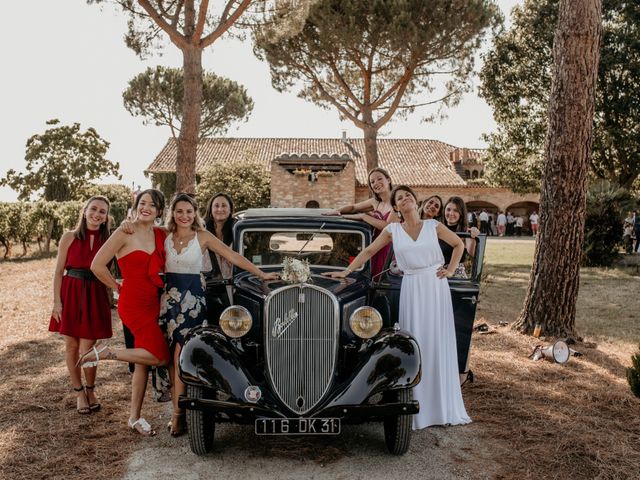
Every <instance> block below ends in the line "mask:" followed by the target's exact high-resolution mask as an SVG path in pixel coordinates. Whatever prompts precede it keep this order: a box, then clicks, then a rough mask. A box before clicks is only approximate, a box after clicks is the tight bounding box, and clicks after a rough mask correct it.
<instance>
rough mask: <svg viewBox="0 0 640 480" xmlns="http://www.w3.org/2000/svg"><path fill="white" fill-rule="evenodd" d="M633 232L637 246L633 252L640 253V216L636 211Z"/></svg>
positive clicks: (634, 212)
mask: <svg viewBox="0 0 640 480" xmlns="http://www.w3.org/2000/svg"><path fill="white" fill-rule="evenodd" d="M633 231H634V233H635V235H636V244H635V245H634V247H633V251H634V252H638V253H640V215H638V212H637V211H636V210H634V211H633Z"/></svg>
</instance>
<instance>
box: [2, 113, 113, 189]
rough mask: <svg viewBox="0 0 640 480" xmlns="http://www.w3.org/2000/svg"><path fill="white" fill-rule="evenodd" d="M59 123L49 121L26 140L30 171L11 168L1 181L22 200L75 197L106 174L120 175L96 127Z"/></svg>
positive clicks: (57, 121)
mask: <svg viewBox="0 0 640 480" xmlns="http://www.w3.org/2000/svg"><path fill="white" fill-rule="evenodd" d="M59 123H60V122H59V120H57V119H53V120H49V121H48V122H47V125H51V126H52V127H51V128H48V129H47V130H45V132H44V133H42V134H36V135H33V136H32V137H31V138H29V139H28V140H27V147H26V152H25V160H26V162H27V165H26V171H27V173H18V172H16V171H15V170H14V169H11V170H9V171H8V172H7V175H6V177H5V178H4V179H2V180H1V181H0V185H2V186H8V187H10V188H12V189H13V190H15V191H16V192H18V194H19V195H18V198H19V199H20V200H29V199H30V198H31V196H32V195H38V196H39V197H40V198H42V199H43V200H56V201H65V200H76V199H79V198H81V196H82V192H83V189H84V188H85V187H86V185H87V184H88V183H89V182H90V181H92V180H96V179H98V178H101V177H103V176H107V175H113V176H115V177H117V178H120V175H119V173H118V169H119V168H120V166H119V164H118V163H117V162H112V161H110V160H107V159H106V158H105V155H106V153H107V150H108V149H109V142H107V141H106V140H103V139H102V138H101V137H100V135H98V132H96V131H95V130H94V129H93V128H88V129H87V130H86V131H84V132H81V131H80V124H79V123H74V124H73V125H60V126H57V125H58V124H59Z"/></svg>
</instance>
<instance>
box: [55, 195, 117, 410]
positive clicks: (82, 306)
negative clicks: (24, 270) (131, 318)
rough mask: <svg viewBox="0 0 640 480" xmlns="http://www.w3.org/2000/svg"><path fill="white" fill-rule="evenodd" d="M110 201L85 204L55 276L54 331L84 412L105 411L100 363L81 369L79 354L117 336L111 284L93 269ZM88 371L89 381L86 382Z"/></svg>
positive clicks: (102, 199)
mask: <svg viewBox="0 0 640 480" xmlns="http://www.w3.org/2000/svg"><path fill="white" fill-rule="evenodd" d="M109 208H110V204H109V200H107V199H106V198H105V197H101V196H96V197H91V198H90V199H89V200H87V202H86V203H85V204H84V206H83V207H82V210H81V211H80V218H79V220H78V226H77V227H76V228H75V230H73V231H71V232H67V233H65V234H64V235H63V236H62V238H61V239H60V243H59V245H58V258H57V261H56V270H55V273H54V276H53V310H52V312H51V320H50V322H49V331H51V332H58V333H60V334H62V335H63V336H64V341H65V350H66V352H65V360H66V363H67V368H68V369H69V375H70V377H71V385H73V390H74V391H75V392H76V396H77V400H76V402H77V403H76V409H77V411H78V413H80V414H87V413H91V412H95V411H98V410H100V403H99V402H98V399H97V397H96V392H95V381H96V370H97V369H96V367H88V368H84V369H81V368H80V367H78V366H77V365H76V364H77V362H78V358H79V352H86V351H87V350H90V349H91V348H92V347H93V345H94V344H95V343H96V340H98V339H102V338H110V337H111V306H110V302H109V297H108V294H107V288H106V287H105V286H104V285H103V284H102V283H100V282H99V281H98V280H97V279H96V278H95V276H94V275H93V273H91V270H89V267H90V266H91V262H92V261H93V258H94V257H95V255H96V253H97V252H98V250H100V247H101V246H102V244H103V243H104V242H106V240H107V238H108V237H109V229H108V228H107V222H108V218H109ZM82 370H84V379H85V385H84V386H83V384H82Z"/></svg>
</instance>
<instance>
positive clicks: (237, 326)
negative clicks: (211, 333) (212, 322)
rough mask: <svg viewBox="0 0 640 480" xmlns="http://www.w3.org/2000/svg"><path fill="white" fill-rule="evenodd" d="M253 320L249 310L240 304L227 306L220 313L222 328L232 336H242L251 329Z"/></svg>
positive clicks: (226, 333)
mask: <svg viewBox="0 0 640 480" xmlns="http://www.w3.org/2000/svg"><path fill="white" fill-rule="evenodd" d="M251 325H253V320H252V318H251V314H250V313H249V310H247V309H246V308H244V307H241V306H240V305H232V306H230V307H227V308H226V309H225V310H224V312H222V315H220V328H221V329H222V331H223V332H224V333H225V335H227V336H228V337H231V338H240V337H242V336H244V335H246V334H247V333H248V332H249V330H251Z"/></svg>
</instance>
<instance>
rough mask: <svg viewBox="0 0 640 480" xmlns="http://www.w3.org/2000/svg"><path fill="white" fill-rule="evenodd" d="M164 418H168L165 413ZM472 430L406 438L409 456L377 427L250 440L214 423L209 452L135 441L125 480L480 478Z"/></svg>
mask: <svg viewBox="0 0 640 480" xmlns="http://www.w3.org/2000/svg"><path fill="white" fill-rule="evenodd" d="M167 416H168V415H167ZM480 433H481V428H480V426H479V425H478V424H471V425H465V426H459V427H448V428H437V427H436V428H428V429H425V430H422V431H418V432H414V433H413V437H412V440H411V447H410V449H409V452H408V453H407V454H406V455H404V456H400V457H395V456H392V455H389V454H388V453H386V450H385V446H384V437H383V432H382V425H381V424H364V425H345V426H344V427H343V433H342V434H341V435H340V436H338V437H257V436H255V435H254V433H253V427H248V426H238V425H226V424H225V425H218V426H217V427H216V438H215V447H214V451H213V452H212V453H211V454H209V455H206V456H204V457H198V456H196V455H194V454H193V453H191V450H190V448H189V440H188V438H187V437H186V436H183V437H180V438H177V439H174V438H171V437H169V435H168V433H167V432H166V431H162V432H159V434H158V436H157V437H155V438H153V439H146V440H142V439H141V443H140V449H139V450H138V451H137V452H135V453H134V454H133V455H132V457H131V460H130V462H129V467H128V471H127V473H126V475H125V477H124V478H125V479H126V480H152V479H153V480H155V479H158V478H179V479H180V480H196V479H211V478H212V477H217V478H224V479H225V480H226V479H229V480H232V479H242V480H246V479H254V478H255V479H261V480H264V479H270V478H274V479H278V480H288V479H299V478H309V479H325V478H326V479H344V480H355V479H367V480H376V479H380V480H382V479H390V478H402V479H406V480H408V479H412V478H420V479H438V480H445V479H483V478H494V477H495V475H496V473H497V471H498V469H499V465H498V464H497V462H496V461H495V460H494V458H495V456H494V453H493V451H495V450H493V451H492V449H491V448H490V446H489V445H488V444H487V443H485V442H484V441H482V440H480Z"/></svg>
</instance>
